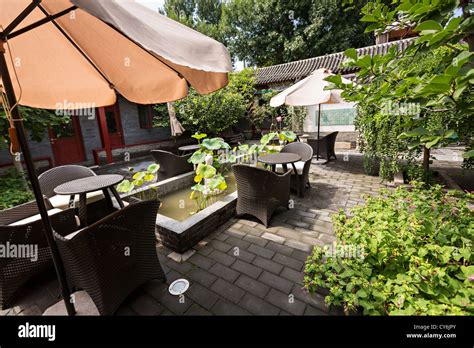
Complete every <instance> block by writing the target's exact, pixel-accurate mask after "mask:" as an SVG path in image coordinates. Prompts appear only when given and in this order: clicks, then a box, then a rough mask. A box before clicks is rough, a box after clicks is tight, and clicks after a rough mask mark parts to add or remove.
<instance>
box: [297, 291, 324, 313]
mask: <svg viewBox="0 0 474 348" xmlns="http://www.w3.org/2000/svg"><path fill="white" fill-rule="evenodd" d="M302 286H303V284H296V285H295V286H294V287H293V289H292V291H291V293H292V294H293V295H295V298H297V299H299V300H301V301H303V302H305V303H307V304H309V305H310V306H312V307H315V308H317V309H319V310H320V311H323V312H325V313H328V312H329V308H328V307H327V306H326V303H325V301H324V296H322V295H320V294H318V293H314V294H309V293H308V292H307V291H306V290H304V289H303V288H302Z"/></svg>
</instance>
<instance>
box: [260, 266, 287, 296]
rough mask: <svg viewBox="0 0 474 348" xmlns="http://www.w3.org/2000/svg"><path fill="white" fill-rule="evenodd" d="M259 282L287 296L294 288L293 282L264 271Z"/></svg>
mask: <svg viewBox="0 0 474 348" xmlns="http://www.w3.org/2000/svg"><path fill="white" fill-rule="evenodd" d="M258 280H260V281H261V282H262V283H265V284H267V285H269V286H270V287H272V288H275V289H278V290H280V291H282V292H284V293H287V294H289V293H290V292H291V289H292V288H293V282H290V281H289V280H287V279H285V278H282V277H279V276H277V275H274V274H273V273H270V272H267V271H263V273H262V275H261V276H260V278H258Z"/></svg>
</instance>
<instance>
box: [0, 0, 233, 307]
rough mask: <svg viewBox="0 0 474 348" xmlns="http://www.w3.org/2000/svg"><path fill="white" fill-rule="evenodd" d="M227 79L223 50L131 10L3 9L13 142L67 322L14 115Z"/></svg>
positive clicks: (166, 98) (39, 4) (24, 0)
mask: <svg viewBox="0 0 474 348" xmlns="http://www.w3.org/2000/svg"><path fill="white" fill-rule="evenodd" d="M231 69H232V64H231V60H230V57H229V53H228V51H227V49H226V48H225V47H224V46H223V45H222V44H221V43H219V42H217V41H215V40H213V39H211V38H209V37H207V36H205V35H202V34H200V33H198V32H196V31H194V30H192V29H190V28H188V27H186V26H184V25H181V24H179V23H177V22H175V21H173V20H171V19H168V18H167V17H165V16H162V15H160V14H158V13H156V12H154V11H152V10H150V9H148V8H146V7H144V6H142V5H140V4H137V3H135V2H134V1H130V0H0V77H1V83H0V85H2V86H3V87H2V88H1V90H0V92H2V93H4V94H5V95H6V99H7V103H6V104H7V105H4V107H5V108H6V109H9V110H7V115H10V116H11V121H12V124H13V125H14V127H13V128H12V129H13V132H11V134H12V139H13V140H15V139H14V138H15V137H14V136H13V135H14V134H15V132H14V131H15V130H16V135H17V141H18V143H19V145H20V148H21V150H22V155H23V159H24V161H25V164H26V167H27V170H28V176H29V179H30V181H31V185H32V188H33V192H34V194H35V198H36V202H37V204H38V209H39V211H40V214H41V218H42V221H43V224H44V227H45V232H46V238H47V240H48V244H49V245H50V248H51V252H52V256H53V260H54V263H55V266H56V271H57V273H58V278H59V280H60V283H61V288H62V294H63V298H64V301H65V305H66V308H67V310H68V313H69V314H73V313H74V307H73V305H72V303H71V302H70V301H69V289H68V286H67V283H66V277H65V274H64V269H63V267H62V263H61V260H60V258H59V254H58V251H57V248H56V245H55V243H54V240H53V237H52V236H53V233H52V227H51V223H50V220H49V217H48V214H47V211H46V208H45V205H44V201H43V198H42V197H43V196H42V193H41V189H40V186H39V183H38V178H37V176H36V172H35V167H34V164H33V161H32V157H31V153H30V148H29V145H28V142H27V136H26V132H25V130H24V127H23V122H22V119H21V115H20V114H19V111H18V107H17V106H18V105H19V104H20V105H26V106H30V107H37V108H46V109H82V108H84V107H89V108H90V107H100V106H107V105H112V104H114V103H115V101H116V94H117V93H120V94H121V95H123V96H124V97H125V98H127V99H128V100H130V101H132V102H135V103H140V104H152V103H164V102H170V101H174V100H177V99H180V98H183V97H185V96H186V95H187V93H188V87H189V86H192V87H194V88H195V90H196V91H197V92H198V93H201V94H205V93H210V92H213V91H215V90H217V89H219V88H222V87H224V86H225V85H226V84H227V82H228V80H227V78H228V77H227V72H229V71H230V70H231Z"/></svg>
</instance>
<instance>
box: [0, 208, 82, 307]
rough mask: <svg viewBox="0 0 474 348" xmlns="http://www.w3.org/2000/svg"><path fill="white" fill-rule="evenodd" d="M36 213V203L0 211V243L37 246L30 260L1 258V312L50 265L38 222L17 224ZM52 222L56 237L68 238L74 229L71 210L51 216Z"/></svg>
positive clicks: (40, 222) (48, 251)
mask: <svg viewBox="0 0 474 348" xmlns="http://www.w3.org/2000/svg"><path fill="white" fill-rule="evenodd" d="M46 203H47V204H46V207H47V208H48V209H50V208H51V206H50V205H49V204H48V202H47V201H46ZM36 214H39V211H38V208H37V205H36V202H29V203H25V204H22V205H19V206H16V207H14V208H11V209H6V210H3V211H1V212H0V244H2V245H11V246H18V245H23V246H26V245H33V246H35V247H36V246H37V249H36V250H33V251H34V252H35V254H36V255H33V259H32V258H24V257H23V258H19V257H15V258H6V257H2V258H0V308H1V309H5V308H9V307H11V305H12V300H14V297H15V294H16V292H17V290H18V289H19V288H20V287H21V286H22V285H23V284H24V283H26V282H27V281H28V280H29V279H31V278H32V277H33V276H35V275H37V274H39V273H41V272H43V271H45V270H47V269H48V268H50V267H52V265H53V261H52V258H51V253H50V250H49V247H48V243H47V241H46V237H45V235H44V229H43V222H42V221H41V219H35V218H33V219H31V221H29V222H25V223H21V221H20V220H24V219H27V218H31V217H34V216H35V215H36ZM14 223H16V224H14ZM18 223H20V224H18ZM51 223H52V226H53V228H54V229H55V230H56V232H57V233H58V234H59V235H67V234H69V233H71V232H74V231H75V230H77V223H76V218H75V214H74V210H73V209H68V210H64V211H59V212H58V213H56V214H53V215H51ZM12 224H14V225H12ZM25 250H26V249H25Z"/></svg>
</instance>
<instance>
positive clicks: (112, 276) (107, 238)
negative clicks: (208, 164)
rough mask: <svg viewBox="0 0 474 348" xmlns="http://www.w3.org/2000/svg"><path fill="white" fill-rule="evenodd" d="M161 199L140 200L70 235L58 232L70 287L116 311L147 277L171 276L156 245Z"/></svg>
mask: <svg viewBox="0 0 474 348" xmlns="http://www.w3.org/2000/svg"><path fill="white" fill-rule="evenodd" d="M159 205H160V202H159V201H157V200H150V201H142V202H138V203H136V204H131V205H129V206H128V207H125V208H123V209H121V210H119V211H117V212H115V213H113V214H111V215H109V216H107V217H105V218H104V219H102V220H100V221H98V222H96V223H94V224H93V225H91V226H88V227H86V228H84V229H82V230H79V231H77V232H76V233H73V234H71V235H69V236H66V237H63V236H61V235H59V234H55V235H54V237H55V240H56V243H57V244H58V248H59V253H60V255H61V258H62V259H63V262H64V266H65V269H66V274H67V276H68V283H69V285H70V287H71V291H75V290H79V289H83V290H85V291H86V292H87V293H88V294H89V296H90V297H91V298H92V300H93V301H94V303H95V305H96V307H97V309H98V311H99V313H100V314H101V315H112V314H113V313H115V311H116V310H117V308H118V307H119V306H120V304H121V303H122V302H123V301H124V300H125V298H126V297H127V296H128V295H129V294H130V293H132V292H133V291H134V290H135V289H136V288H137V287H139V286H140V285H142V284H143V283H145V282H147V281H149V280H152V279H162V280H163V281H165V280H166V277H165V274H164V272H163V270H162V268H161V265H160V261H159V260H158V256H157V254H156V245H155V244H156V242H155V221H156V215H157V212H158V208H159Z"/></svg>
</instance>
